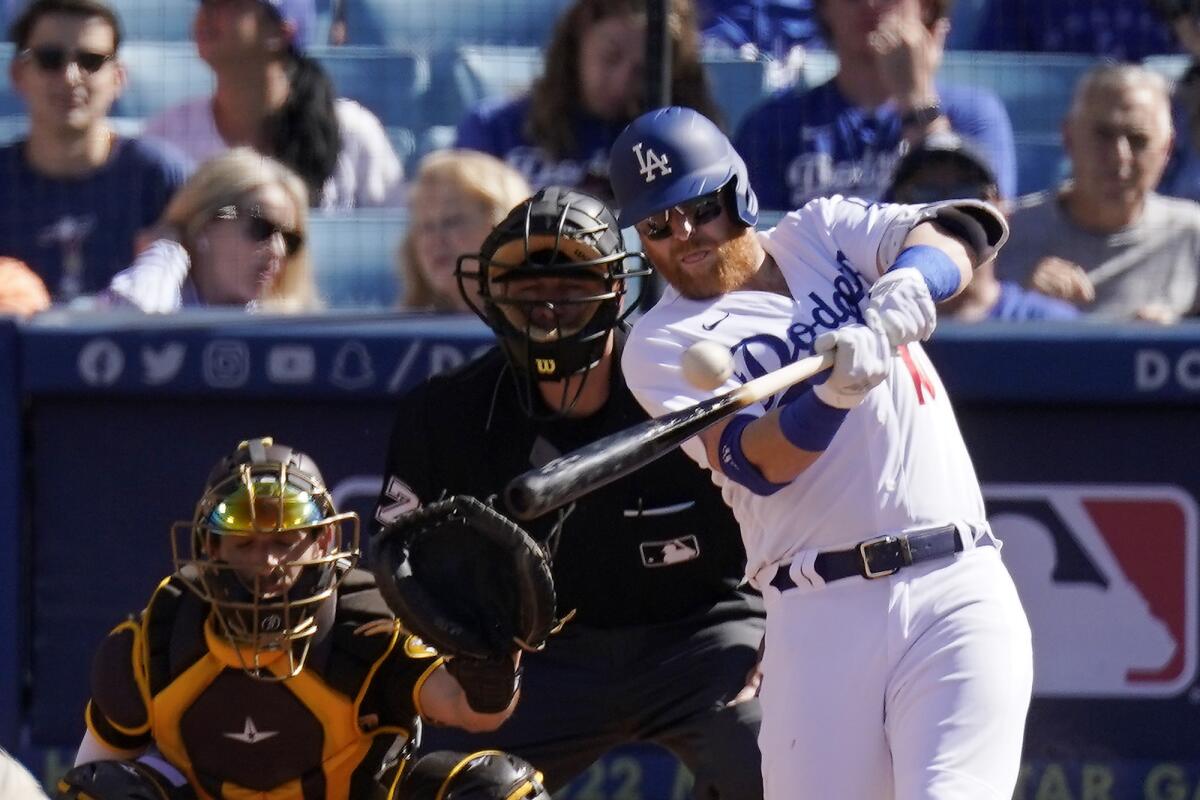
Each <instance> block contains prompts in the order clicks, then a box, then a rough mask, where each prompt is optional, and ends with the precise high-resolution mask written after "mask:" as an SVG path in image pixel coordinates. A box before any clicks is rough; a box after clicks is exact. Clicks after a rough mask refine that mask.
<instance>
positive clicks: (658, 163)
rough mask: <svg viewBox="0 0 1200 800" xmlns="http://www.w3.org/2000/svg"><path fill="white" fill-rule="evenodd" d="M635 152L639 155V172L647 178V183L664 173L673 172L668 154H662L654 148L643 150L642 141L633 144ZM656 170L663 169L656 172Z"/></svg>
mask: <svg viewBox="0 0 1200 800" xmlns="http://www.w3.org/2000/svg"><path fill="white" fill-rule="evenodd" d="M633 154H634V155H635V156H637V160H638V167H639V169H638V172H639V173H640V174H641V175H643V176H644V177H645V178H646V183H650V182H651V181H653V180H654V179H655V178H658V177H661V176H663V175H670V174H671V164H670V162H669V161H668V160H667V157H666V156H660V155H659V154H658V153H656V152H654V151H653V150H647V151H646V152H645V153H643V152H642V143H641V142H638V143H637V144H635V145H634V146H633ZM655 170H662V171H661V172H659V173H658V174H655Z"/></svg>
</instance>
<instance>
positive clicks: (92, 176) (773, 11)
mask: <svg viewBox="0 0 1200 800" xmlns="http://www.w3.org/2000/svg"><path fill="white" fill-rule="evenodd" d="M647 2H649V3H650V4H651V5H650V8H648V7H647ZM0 3H2V5H0V14H2V15H3V17H4V22H5V23H6V25H7V27H8V30H9V42H8V43H7V45H6V46H4V47H3V48H0V58H3V59H4V60H5V61H7V62H8V65H9V68H8V70H7V72H6V73H5V74H4V78H3V79H0V142H6V144H3V145H2V146H0V310H3V311H6V312H9V313H16V314H21V315H29V314H34V313H37V312H39V311H42V310H44V309H46V308H49V307H51V306H52V305H58V306H64V307H75V308H88V309H122V308H125V309H129V308H133V309H140V310H142V311H144V312H148V313H163V312H173V311H176V310H178V309H182V308H190V307H203V306H226V307H229V306H232V307H244V308H246V309H247V310H248V311H257V310H263V311H275V312H285V313H287V312H313V311H316V310H318V309H343V308H344V309H376V310H378V309H411V310H419V311H433V312H439V313H459V312H462V311H463V310H464V308H463V305H462V302H461V299H460V298H459V296H458V291H457V286H456V284H455V280H454V276H453V270H454V265H455V262H456V259H457V257H458V256H459V255H461V254H463V253H469V252H475V251H477V250H478V248H479V245H480V244H481V242H482V240H483V237H484V236H485V235H486V233H487V232H488V230H489V229H490V228H491V226H492V225H494V224H495V223H496V222H497V221H499V220H500V219H501V218H503V216H504V215H505V213H506V212H507V211H508V209H510V208H511V207H512V206H513V205H515V204H516V203H517V202H519V201H520V200H522V199H524V198H525V197H527V196H528V195H529V194H530V192H531V191H532V190H536V189H537V188H540V187H542V186H545V185H548V184H551V183H554V184H566V185H570V186H575V187H579V188H582V189H584V190H587V191H589V192H592V193H594V194H597V195H599V196H601V197H608V196H609V194H610V193H609V188H608V177H607V176H608V167H607V161H608V151H609V147H610V146H611V144H612V142H613V140H614V139H615V138H616V136H617V134H618V133H619V132H620V131H621V130H622V128H623V127H624V126H625V124H626V123H627V122H628V121H629V120H631V119H632V118H634V117H635V116H637V115H638V114H639V113H641V112H642V111H643V110H645V109H646V108H649V107H653V106H656V105H659V104H661V103H660V102H659V101H660V100H661V99H662V98H663V97H666V96H667V93H669V97H670V99H671V101H672V102H674V103H676V104H679V105H685V106H690V107H693V108H695V109H698V110H700V111H702V112H703V113H705V114H706V115H708V116H710V117H712V118H713V119H714V120H716V121H717V122H718V123H719V124H720V125H721V126H722V127H723V128H724V129H725V130H726V131H727V132H728V133H729V134H730V135H731V136H732V137H733V139H734V141H735V143H736V145H737V147H738V150H739V151H740V152H741V153H742V155H743V156H744V157H745V159H746V161H747V163H748V167H749V170H750V175H751V183H752V185H753V186H754V188H755V190H756V192H757V193H758V197H759V198H760V201H761V202H762V204H763V206H764V207H765V208H766V209H769V210H770V211H771V212H775V213H768V214H766V215H764V217H765V219H764V221H765V223H766V224H769V223H770V222H771V221H773V220H774V219H777V218H778V216H779V214H780V213H786V212H787V211H788V210H791V209H794V208H797V207H799V206H801V205H803V204H804V203H805V202H807V201H808V200H809V199H811V198H814V197H819V196H824V195H831V194H843V195H856V196H860V197H864V198H867V199H870V200H893V201H898V202H908V203H928V202H936V201H938V200H944V199H950V198H958V197H979V198H986V199H989V200H991V201H993V202H995V203H997V204H999V205H1000V206H1001V207H1002V208H1003V209H1004V210H1005V212H1006V213H1007V214H1008V215H1009V218H1010V224H1011V229H1012V237H1011V240H1010V243H1009V244H1008V246H1007V247H1006V249H1005V250H1004V251H1003V252H1002V254H1001V256H1000V258H999V259H998V260H997V261H996V262H995V263H994V264H992V265H989V266H988V267H987V268H986V269H984V270H981V271H980V275H979V276H978V278H977V280H976V281H975V283H974V284H973V285H972V287H971V289H970V291H969V292H968V293H966V294H964V295H963V296H960V297H959V298H956V299H955V305H954V306H953V307H952V308H948V309H945V310H944V314H947V315H953V316H954V317H955V318H958V319H961V320H965V321H976V320H985V319H994V320H1012V321H1019V320H1029V319H1097V320H1104V321H1113V320H1143V321H1148V322H1153V323H1172V322H1175V321H1177V320H1180V319H1182V318H1185V317H1188V316H1192V315H1195V314H1196V313H1197V312H1198V310H1200V307H1198V302H1197V295H1198V289H1200V205H1197V203H1196V202H1195V201H1196V200H1198V199H1200V66H1198V64H1200V62H1197V61H1196V60H1195V59H1196V58H1198V57H1200V2H1195V0H486V2H483V1H481V0H441V1H440V2H437V3H430V2H427V0H112V2H109V1H108V0H0ZM655 14H660V15H663V22H664V25H663V28H664V29H665V31H666V34H665V36H663V37H662V39H661V40H656V39H655V38H653V37H654V32H655V31H656V30H657V27H656V26H655V25H651V24H648V17H649V18H653V17H654V15H655ZM648 40H649V42H650V44H649V46H648V45H647V42H648ZM648 51H649V53H650V55H651V58H650V63H648V59H647V52H648ZM656 51H657V53H658V54H659V55H661V56H662V58H661V59H659V60H661V61H663V62H665V63H664V64H654V63H653V62H654V60H655V59H654V58H653V56H654V54H655V53H656ZM664 54H665V55H664ZM660 67H661V68H662V74H663V76H664V78H663V80H662V83H663V84H664V88H665V89H666V92H663V93H660V94H659V95H658V96H657V98H655V99H654V100H651V99H650V97H651V92H650V91H648V90H647V88H646V87H647V83H648V82H650V83H651V84H653V82H652V81H648V78H650V77H653V76H650V75H648V73H649V72H651V71H652V70H658V69H659V68H660ZM629 235H630V236H632V235H633V234H632V232H630V233H629Z"/></svg>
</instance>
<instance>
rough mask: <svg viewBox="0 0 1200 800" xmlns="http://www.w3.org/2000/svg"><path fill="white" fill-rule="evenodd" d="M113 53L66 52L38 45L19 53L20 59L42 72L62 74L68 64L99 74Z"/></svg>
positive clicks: (57, 48)
mask: <svg viewBox="0 0 1200 800" xmlns="http://www.w3.org/2000/svg"><path fill="white" fill-rule="evenodd" d="M113 56H114V54H113V53H94V52H92V51H90V50H68V49H67V48H65V47H57V46H55V45H39V46H37V47H28V48H26V49H24V50H22V51H21V58H24V59H26V60H29V61H32V62H33V63H34V64H37V67H38V69H40V70H42V71H43V72H62V71H63V70H64V69H66V68H67V65H68V64H77V65H78V66H79V69H80V70H82V71H83V72H87V73H93V72H99V71H100V69H101V68H103V66H104V65H105V64H107V63H108V62H109V61H112V59H113Z"/></svg>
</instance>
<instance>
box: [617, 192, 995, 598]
mask: <svg viewBox="0 0 1200 800" xmlns="http://www.w3.org/2000/svg"><path fill="white" fill-rule="evenodd" d="M919 211H920V207H918V206H901V205H875V204H868V203H866V202H864V201H860V200H857V199H843V198H841V197H831V198H823V199H819V200H814V201H813V202H811V203H809V204H807V205H806V206H804V208H802V209H800V210H798V211H794V212H792V213H790V214H788V215H787V216H786V217H784V218H783V220H781V221H780V223H779V225H778V226H776V227H775V228H773V229H772V230H770V231H766V232H762V233H759V234H758V236H759V238H760V241H761V242H762V244H763V247H764V248H765V249H766V251H767V252H768V253H769V254H770V255H771V256H772V257H773V258H774V259H775V262H776V264H777V265H778V267H779V269H780V270H781V272H782V274H783V277H784V278H785V279H786V281H787V285H788V288H789V289H790V290H791V294H792V297H790V298H789V297H784V296H782V295H779V294H775V293H769V292H754V291H734V292H730V293H729V294H726V295H721V296H718V297H714V298H710V299H707V300H700V301H696V300H689V299H687V298H684V297H682V296H681V295H680V294H679V293H678V292H677V291H675V290H674V289H671V288H668V289H667V290H666V291H665V293H664V295H663V297H662V299H661V300H660V301H659V303H658V304H657V305H656V306H655V307H654V308H653V309H651V310H650V311H649V312H648V313H647V314H645V316H643V317H642V318H641V319H639V320H638V321H637V324H636V325H635V326H634V329H633V333H632V335H631V337H630V340H629V343H628V345H627V346H626V348H625V353H624V358H623V362H622V366H623V369H624V372H625V378H626V380H627V382H628V384H629V387H630V389H632V391H633V393H634V395H635V396H636V397H637V399H638V400H639V402H641V404H642V405H643V406H644V407H645V408H646V409H647V410H648V411H649V412H650V413H651V414H653V415H659V414H663V413H666V412H668V411H673V410H676V409H679V408H684V407H686V406H690V405H693V404H695V403H697V402H699V401H701V400H703V399H706V398H707V397H710V396H711V393H708V392H704V391H702V390H699V389H696V388H694V387H692V386H691V385H690V384H689V383H688V382H687V381H686V380H685V379H684V377H683V374H682V371H681V369H680V361H681V359H682V356H683V353H684V351H685V350H686V349H687V348H688V347H689V346H691V345H692V344H693V343H695V342H698V341H701V340H711V341H716V342H719V343H720V344H723V345H725V346H727V347H729V348H730V350H731V352H732V353H733V355H734V363H735V367H734V375H733V377H732V378H730V380H729V381H728V382H727V383H726V385H725V387H722V388H721V389H718V390H717V391H722V390H723V389H727V388H730V387H733V386H736V385H737V384H738V383H744V382H746V381H748V380H750V379H752V378H755V377H758V376H759V375H762V374H765V373H766V372H770V371H773V370H775V369H777V368H779V367H780V366H781V365H783V364H785V363H790V362H793V361H796V360H798V359H799V358H802V357H805V356H808V355H810V354H812V352H813V342H814V341H815V340H816V338H817V337H818V336H819V335H821V334H822V333H824V332H826V331H830V330H834V329H836V328H838V327H840V326H842V325H846V324H849V323H854V322H862V312H863V310H865V309H866V308H867V306H868V304H869V298H868V292H869V290H870V287H871V285H872V284H873V283H874V282H875V280H877V279H878V278H879V277H880V275H881V274H882V272H883V271H884V270H886V269H887V268H888V266H890V265H891V263H892V262H893V260H894V259H895V257H896V255H897V254H898V253H899V250H900V249H901V245H902V243H903V241H904V238H905V236H906V235H907V234H908V231H909V230H910V229H911V227H912V226H913V224H914V222H915V221H916V220H917V215H918V213H919ZM804 391H809V389H808V387H806V386H804V385H800V386H796V387H792V388H791V389H789V390H788V391H787V392H784V393H783V394H782V395H777V396H775V397H772V398H769V399H767V400H766V401H764V402H763V403H761V404H758V405H755V406H752V407H750V408H747V409H745V410H744V411H742V412H741V413H751V414H754V415H762V414H764V413H766V412H767V411H769V410H770V409H772V408H775V407H776V406H777V405H778V404H779V403H780V402H785V401H786V400H787V399H789V398H791V397H793V396H796V395H798V394H799V393H801V392H804ZM684 450H685V451H686V452H687V453H688V454H689V455H690V456H691V457H692V458H693V459H695V460H696V461H697V462H698V463H699V464H700V465H701V466H704V467H708V466H709V464H708V459H707V456H706V454H705V451H704V447H703V445H702V444H701V442H700V440H699V439H698V438H693V439H691V440H689V441H688V442H687V443H686V444H685V445H684ZM712 474H713V481H714V482H715V483H716V484H717V485H718V486H720V487H721V490H722V492H723V494H724V497H725V501H726V502H727V503H728V504H729V505H730V506H731V507H732V509H733V511H734V514H735V515H736V516H737V518H738V521H739V523H740V524H741V527H742V533H743V538H744V540H745V545H746V553H747V567H746V574H747V576H749V577H750V578H751V579H752V580H754V582H755V584H756V585H760V587H761V584H762V583H763V582H765V581H769V580H770V577H771V575H773V574H774V567H775V565H777V564H780V563H783V562H786V561H789V560H791V559H792V557H793V556H794V555H795V554H796V553H798V552H800V551H802V550H828V549H840V548H845V547H850V546H853V545H854V544H855V543H857V542H860V541H863V540H865V539H870V538H872V537H874V536H877V535H880V534H884V533H897V532H900V531H903V530H906V529H911V528H918V527H928V526H932V525H942V524H946V523H951V522H953V523H958V524H960V525H962V526H964V527H966V528H968V529H971V530H976V531H980V530H984V529H985V525H986V522H985V517H984V506H983V498H982V496H981V494H980V490H979V483H978V481H977V479H976V477H975V471H974V468H973V467H972V465H971V460H970V457H969V456H968V454H967V451H966V447H965V445H964V443H963V440H962V436H961V434H960V433H959V430H958V424H957V422H956V420H955V418H954V412H953V410H952V409H951V406H950V401H949V398H948V397H947V395H946V390H945V387H943V385H942V382H941V379H940V378H939V377H938V375H937V372H936V370H934V368H933V365H932V364H931V363H930V361H929V359H928V357H927V356H926V355H925V352H924V350H923V349H922V348H921V347H920V345H918V344H910V345H908V346H907V347H902V348H900V352H899V354H898V355H897V356H896V357H895V358H894V359H893V361H892V366H891V371H890V373H889V375H888V377H887V379H886V380H885V381H884V382H883V383H882V384H880V385H879V386H877V387H876V388H875V389H873V390H872V391H871V392H870V393H869V394H868V395H867V397H866V399H865V400H864V402H863V403H862V404H861V405H859V406H857V407H856V408H854V409H853V410H851V411H850V412H849V414H848V415H847V417H846V419H845V421H844V422H843V424H842V426H841V428H840V429H839V430H838V432H837V434H836V435H835V436H834V439H833V441H832V442H831V443H830V446H829V448H828V449H827V450H826V451H825V452H824V453H823V454H822V455H821V456H820V457H819V458H818V459H817V460H816V461H815V462H814V463H813V464H812V465H811V466H810V467H808V469H806V470H805V471H804V472H803V473H801V475H800V476H799V477H797V478H796V479H795V480H794V481H792V482H791V483H789V484H788V485H787V486H786V487H784V488H783V489H781V490H780V491H778V492H776V493H775V494H773V495H770V496H768V497H763V496H759V495H756V494H754V493H753V492H751V491H750V490H749V489H747V488H745V487H744V486H742V485H740V484H738V483H735V482H733V481H731V480H729V479H727V478H726V477H725V476H724V475H723V474H721V473H720V472H719V471H717V470H713V473H712Z"/></svg>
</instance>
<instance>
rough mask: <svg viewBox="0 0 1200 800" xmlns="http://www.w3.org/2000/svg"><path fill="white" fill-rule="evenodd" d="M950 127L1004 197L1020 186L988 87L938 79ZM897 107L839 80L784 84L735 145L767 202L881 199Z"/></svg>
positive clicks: (897, 130)
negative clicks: (863, 100) (984, 164)
mask: <svg viewBox="0 0 1200 800" xmlns="http://www.w3.org/2000/svg"><path fill="white" fill-rule="evenodd" d="M938 93H939V95H940V96H941V106H942V109H943V110H944V111H945V113H946V119H948V120H949V121H950V127H951V128H952V129H953V130H954V131H955V132H956V133H958V134H960V135H961V136H963V137H965V138H967V139H970V140H971V141H972V142H973V143H974V144H975V145H976V146H977V147H978V149H979V150H980V151H981V152H982V153H983V154H984V155H985V156H986V157H987V159H988V164H989V165H990V166H991V168H992V172H994V173H995V175H996V180H997V183H998V185H999V188H1000V194H1001V195H1003V196H1004V197H1012V196H1013V195H1014V194H1015V192H1016V189H1017V157H1016V147H1015V145H1014V144H1013V131H1012V123H1011V122H1010V121H1009V118H1008V112H1007V111H1006V110H1005V108H1004V104H1003V103H1001V102H1000V99H999V98H997V97H996V96H995V95H994V94H992V93H991V92H989V91H987V90H986V89H980V88H976V87H963V86H943V85H941V84H939V85H938ZM901 127H902V126H901V124H900V112H899V111H897V110H896V107H895V105H893V104H891V103H885V104H884V105H882V106H880V107H879V108H876V109H873V110H872V109H865V108H859V107H858V106H856V105H854V104H853V103H851V102H850V101H849V100H847V99H846V97H845V95H843V94H842V92H841V90H840V89H838V87H837V82H836V81H834V80H830V81H828V82H826V83H823V84H821V85H820V86H817V87H815V88H813V89H808V90H806V91H797V90H796V89H794V88H792V89H786V90H783V91H780V92H778V93H776V94H775V95H773V96H772V97H771V98H770V99H768V100H767V101H766V102H765V103H763V104H762V105H761V106H759V107H758V108H756V109H754V110H753V111H751V112H750V113H749V114H747V115H746V118H745V119H744V120H742V123H741V125H740V126H738V132H737V135H736V136H735V137H734V139H733V145H734V148H735V149H736V150H737V151H738V152H739V153H741V154H742V157H743V158H745V159H746V168H747V169H748V170H749V171H750V185H751V186H753V187H754V192H755V194H757V195H758V202H759V204H760V205H761V206H762V207H763V208H775V209H786V208H798V207H800V206H802V205H803V204H804V203H806V202H808V201H809V200H811V199H813V198H815V197H825V196H831V195H835V194H842V195H854V196H855V197H866V198H868V199H872V200H873V199H878V198H880V197H882V196H883V193H884V191H885V190H886V189H887V187H888V184H889V183H890V182H891V179H892V172H893V170H894V169H895V167H896V162H897V161H899V160H900V153H901V144H902V143H903V141H904V135H903V131H902V129H901Z"/></svg>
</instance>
